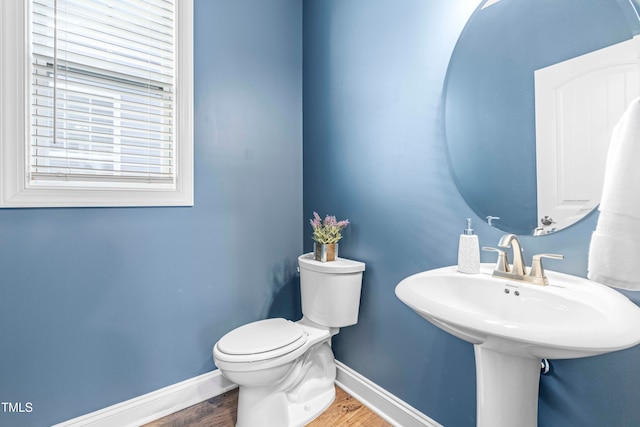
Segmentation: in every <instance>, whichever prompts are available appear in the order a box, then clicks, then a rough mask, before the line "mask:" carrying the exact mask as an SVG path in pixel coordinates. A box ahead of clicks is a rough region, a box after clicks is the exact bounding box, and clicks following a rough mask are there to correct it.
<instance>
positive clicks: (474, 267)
mask: <svg viewBox="0 0 640 427" xmlns="http://www.w3.org/2000/svg"><path fill="white" fill-rule="evenodd" d="M458 271H459V272H461V273H467V274H478V273H480V244H479V243H478V236H477V235H475V234H473V229H472V228H471V218H467V228H466V229H465V230H464V232H463V233H462V234H461V235H460V242H459V244H458Z"/></svg>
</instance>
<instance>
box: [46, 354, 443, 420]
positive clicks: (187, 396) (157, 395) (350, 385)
mask: <svg viewBox="0 0 640 427" xmlns="http://www.w3.org/2000/svg"><path fill="white" fill-rule="evenodd" d="M336 366H337V375H336V384H337V385H338V386H339V387H340V388H342V389H343V390H344V391H346V392H347V393H349V394H350V395H351V396H353V397H355V398H356V399H357V400H359V401H360V402H362V403H363V404H364V405H366V406H368V407H369V408H370V409H371V410H372V411H374V412H375V413H376V414H378V415H380V416H381V417H382V418H384V419H385V420H386V421H387V422H389V423H391V424H393V425H394V426H398V427H442V425H440V424H438V423H437V422H435V421H434V420H432V419H431V418H429V417H427V416H426V415H424V414H423V413H421V412H420V411H418V410H417V409H415V408H413V407H412V406H410V405H408V404H407V403H405V402H403V401H402V400H400V399H398V398H397V397H396V396H394V395H392V394H391V393H389V392H388V391H386V390H384V389H383V388H381V387H379V386H378V385H376V384H375V383H373V382H371V381H369V380H368V379H367V378H365V377H363V376H362V375H360V374H359V373H357V372H356V371H354V370H353V369H351V368H349V367H348V366H346V365H345V364H344V363H341V362H339V361H336ZM236 387H237V385H235V384H233V383H231V382H229V381H228V380H227V379H226V378H225V377H223V376H222V373H221V372H220V370H215V371H211V372H207V373H206V374H202V375H199V376H197V377H194V378H191V379H188V380H186V381H182V382H179V383H177V384H173V385H170V386H167V387H164V388H161V389H160V390H156V391H153V392H151V393H147V394H144V395H142V396H138V397H135V398H133V399H130V400H127V401H125V402H122V403H118V404H116V405H113V406H109V407H107V408H104V409H101V410H99V411H96V412H92V413H90V414H87V415H83V416H81V417H78V418H74V419H72V420H69V421H65V422H63V423H60V424H56V425H55V426H53V427H112V426H121V427H137V426H140V425H142V424H146V423H150V422H151V421H154V420H157V419H159V418H162V417H165V416H167V415H170V414H173V413H174V412H178V411H180V410H182V409H185V408H188V407H189V406H191V405H195V404H196V403H200V402H204V401H205V400H208V399H211V398H212V397H215V396H218V395H220V394H222V393H226V392H227V391H229V390H233V389H234V388H236Z"/></svg>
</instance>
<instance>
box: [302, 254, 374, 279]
mask: <svg viewBox="0 0 640 427" xmlns="http://www.w3.org/2000/svg"><path fill="white" fill-rule="evenodd" d="M298 265H299V266H300V268H305V269H307V270H312V271H318V272H320V273H329V274H345V273H359V272H361V271H364V268H365V264H364V262H360V261H353V260H350V259H346V258H340V257H338V258H336V260H335V261H329V262H320V261H316V260H315V259H313V252H309V253H307V254H304V255H300V256H299V257H298Z"/></svg>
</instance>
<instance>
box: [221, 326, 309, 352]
mask: <svg viewBox="0 0 640 427" xmlns="http://www.w3.org/2000/svg"><path fill="white" fill-rule="evenodd" d="M305 342H306V335H305V333H304V331H303V330H302V328H301V327H300V326H298V325H296V324H295V323H293V322H291V321H289V320H286V319H265V320H259V321H257V322H253V323H249V324H247V325H244V326H241V327H239V328H237V329H234V330H233V331H231V332H229V333H228V334H226V335H225V336H223V337H222V338H220V341H218V345H217V346H218V350H220V351H221V352H222V353H225V354H228V355H238V356H241V355H252V354H253V355H263V356H267V355H266V353H269V354H268V357H269V358H271V357H278V356H280V355H283V354H286V353H289V352H291V351H293V350H295V349H297V348H299V347H300V346H302V345H303V344H304V343H305ZM259 358H260V359H262V358H267V357H259Z"/></svg>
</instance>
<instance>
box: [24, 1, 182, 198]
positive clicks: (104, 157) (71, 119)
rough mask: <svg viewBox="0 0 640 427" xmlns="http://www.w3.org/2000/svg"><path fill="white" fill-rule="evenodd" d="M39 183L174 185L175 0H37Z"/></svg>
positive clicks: (33, 173)
mask: <svg viewBox="0 0 640 427" xmlns="http://www.w3.org/2000/svg"><path fill="white" fill-rule="evenodd" d="M31 32H32V33H31V37H32V43H31V45H32V52H31V56H32V76H31V88H32V89H31V106H30V109H31V125H30V128H31V138H30V143H29V156H28V163H29V164H28V165H27V168H26V169H27V172H28V174H29V180H30V182H31V183H32V184H33V183H47V182H51V181H53V182H55V183H57V184H59V183H61V182H81V183H83V185H98V186H99V185H102V184H103V183H105V182H106V183H109V185H113V184H114V183H123V185H132V184H136V183H137V184H139V185H162V186H166V185H169V186H171V185H174V184H175V180H176V166H175V139H176V138H175V136H174V130H175V119H174V117H175V102H174V92H175V91H174V74H175V73H174V44H175V43H174V32H175V31H174V4H173V1H170V0H122V1H118V0H92V1H88V0H75V1H74V0H33V1H32V8H31Z"/></svg>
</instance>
